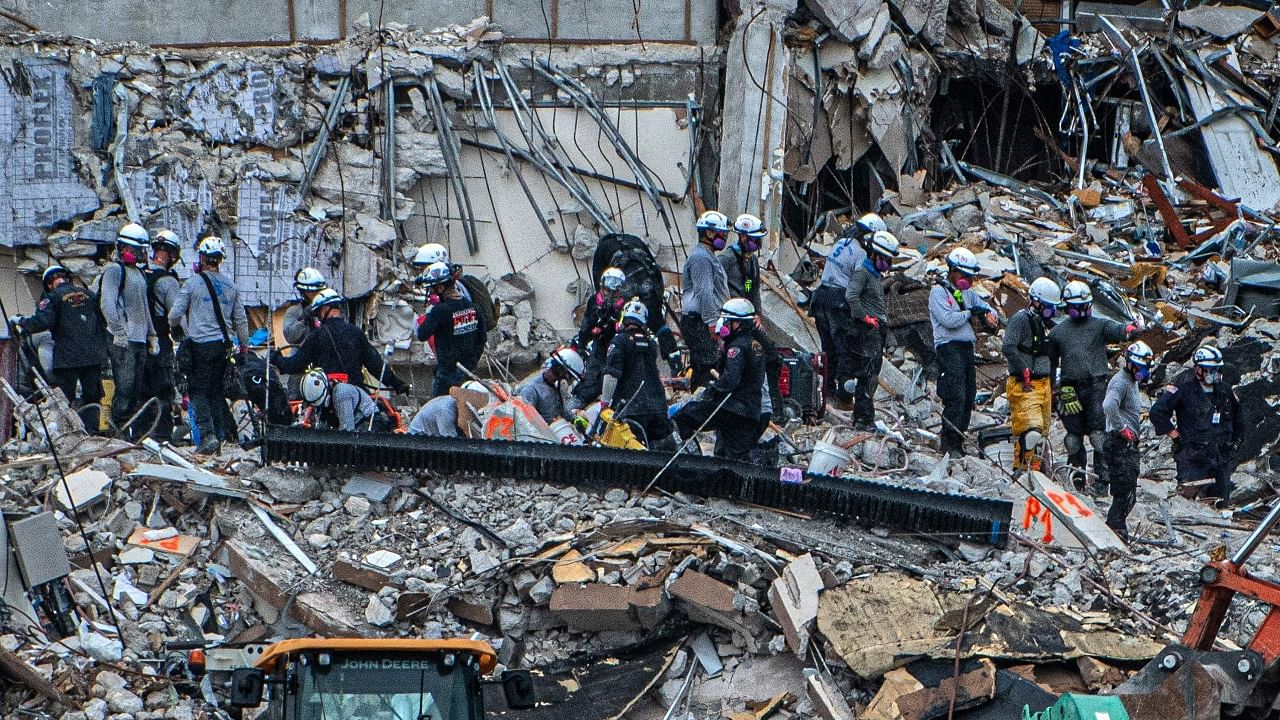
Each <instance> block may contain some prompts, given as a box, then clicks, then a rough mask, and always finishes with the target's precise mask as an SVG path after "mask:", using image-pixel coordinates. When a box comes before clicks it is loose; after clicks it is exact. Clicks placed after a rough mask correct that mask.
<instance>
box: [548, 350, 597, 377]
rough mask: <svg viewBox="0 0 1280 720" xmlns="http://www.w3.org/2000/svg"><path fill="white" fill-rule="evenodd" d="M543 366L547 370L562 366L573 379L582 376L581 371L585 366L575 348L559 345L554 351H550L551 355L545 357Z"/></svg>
mask: <svg viewBox="0 0 1280 720" xmlns="http://www.w3.org/2000/svg"><path fill="white" fill-rule="evenodd" d="M543 367H545V368H546V369H548V370H550V369H551V368H554V367H562V368H564V369H565V371H566V372H568V373H569V375H570V376H572V377H573V379H574V380H578V379H580V378H582V371H583V370H585V369H586V367H587V366H586V364H585V363H584V362H582V356H581V355H579V354H578V351H577V350H574V349H573V348H571V347H561V348H556V350H555V352H553V353H551V357H549V358H547V361H546V362H545V363H543Z"/></svg>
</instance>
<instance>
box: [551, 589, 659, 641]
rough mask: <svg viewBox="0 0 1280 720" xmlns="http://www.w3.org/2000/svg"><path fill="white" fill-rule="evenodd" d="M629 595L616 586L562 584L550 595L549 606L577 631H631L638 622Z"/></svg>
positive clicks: (630, 590)
mask: <svg viewBox="0 0 1280 720" xmlns="http://www.w3.org/2000/svg"><path fill="white" fill-rule="evenodd" d="M633 594H634V591H633V590H632V589H631V588H626V587H619V586H617V585H604V584H601V583H587V584H584V585H562V586H560V587H558V588H556V589H555V592H553V593H552V594H551V606H550V609H551V613H552V614H553V615H555V616H556V617H558V618H560V619H561V620H562V621H564V623H565V624H566V625H568V626H569V627H570V628H572V629H574V630H578V631H583V632H603V631H606V630H635V629H638V628H639V627H640V623H639V621H638V620H637V619H636V618H635V616H634V614H633V612H632V609H631V601H632V596H633Z"/></svg>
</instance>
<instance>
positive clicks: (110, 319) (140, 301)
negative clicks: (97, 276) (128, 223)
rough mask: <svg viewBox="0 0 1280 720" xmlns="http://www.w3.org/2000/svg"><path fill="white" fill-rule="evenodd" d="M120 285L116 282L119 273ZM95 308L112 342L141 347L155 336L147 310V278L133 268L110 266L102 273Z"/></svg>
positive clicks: (115, 264) (118, 280)
mask: <svg viewBox="0 0 1280 720" xmlns="http://www.w3.org/2000/svg"><path fill="white" fill-rule="evenodd" d="M122 272H123V273H124V282H123V284H122V283H121V282H120V273H122ZM98 307H99V308H101V309H102V317H103V318H105V319H106V321H107V332H109V333H111V336H112V337H114V338H120V337H125V338H128V340H129V342H140V343H145V342H146V341H147V338H149V337H151V336H152V335H155V334H156V331H155V328H154V327H152V325H151V311H150V310H149V309H148V308H147V278H146V276H145V275H143V274H142V271H141V270H139V269H138V268H137V267H136V266H133V265H127V266H126V265H125V264H124V263H122V262H113V263H111V264H110V265H108V266H107V269H106V270H103V271H102V276H101V280H100V284H99V287H98Z"/></svg>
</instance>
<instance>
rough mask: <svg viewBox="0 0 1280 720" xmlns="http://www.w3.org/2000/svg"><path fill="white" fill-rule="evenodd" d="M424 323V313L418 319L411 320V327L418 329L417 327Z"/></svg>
mask: <svg viewBox="0 0 1280 720" xmlns="http://www.w3.org/2000/svg"><path fill="white" fill-rule="evenodd" d="M426 321H427V316H426V314H425V313H423V314H422V315H419V316H418V317H416V318H414V319H413V326H414V327H418V326H420V325H422V323H424V322H426Z"/></svg>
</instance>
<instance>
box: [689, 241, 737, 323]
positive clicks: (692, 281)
mask: <svg viewBox="0 0 1280 720" xmlns="http://www.w3.org/2000/svg"><path fill="white" fill-rule="evenodd" d="M683 277H684V284H683V285H682V286H681V293H682V298H681V308H682V309H683V311H684V313H685V314H696V315H698V316H699V317H701V318H702V321H703V322H706V323H709V322H711V321H712V320H715V319H716V316H717V315H719V314H720V306H721V305H724V303H725V301H726V300H728V299H729V279H728V277H727V276H726V275H725V273H724V267H723V266H722V265H721V264H720V260H719V259H717V258H716V256H715V255H714V254H713V253H712V252H711V250H710V249H709V248H708V247H707V246H706V245H702V244H699V245H698V246H697V247H695V248H694V249H693V251H692V252H690V253H689V259H688V260H685V262H684V276H683Z"/></svg>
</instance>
